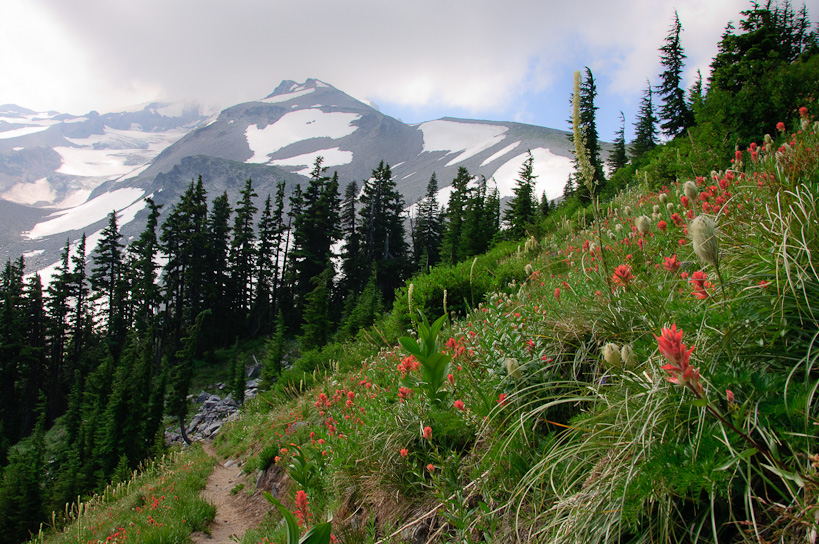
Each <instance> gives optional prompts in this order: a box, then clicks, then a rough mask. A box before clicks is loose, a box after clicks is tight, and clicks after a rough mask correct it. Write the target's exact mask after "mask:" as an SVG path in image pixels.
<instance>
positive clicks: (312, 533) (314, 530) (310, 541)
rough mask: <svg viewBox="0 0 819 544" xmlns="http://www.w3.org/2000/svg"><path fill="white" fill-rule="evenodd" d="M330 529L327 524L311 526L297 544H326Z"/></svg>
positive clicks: (328, 540) (328, 539)
mask: <svg viewBox="0 0 819 544" xmlns="http://www.w3.org/2000/svg"><path fill="white" fill-rule="evenodd" d="M331 532H332V528H331V526H330V524H329V523H319V524H318V525H313V526H312V527H310V530H309V531H307V532H306V533H305V534H304V536H303V537H301V542H300V543H299V544H328V543H329V542H330V534H331Z"/></svg>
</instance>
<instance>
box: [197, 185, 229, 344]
mask: <svg viewBox="0 0 819 544" xmlns="http://www.w3.org/2000/svg"><path fill="white" fill-rule="evenodd" d="M232 214H233V210H232V209H231V207H230V201H229V200H228V195H227V192H224V193H222V194H221V195H219V196H217V197H216V198H214V199H213V202H211V206H210V213H209V214H208V224H207V232H208V236H207V245H206V249H207V262H208V266H207V276H208V283H207V286H206V291H205V293H206V294H205V303H204V307H205V308H209V309H210V310H211V311H212V312H213V313H214V315H221V316H225V317H228V316H230V313H231V309H232V307H231V302H232V297H233V295H234V292H233V286H234V284H233V283H232V281H231V271H230V269H229V262H230V249H231V248H230V242H231V237H230V233H231V228H230V216H231V215H232ZM229 321H230V320H229V319H227V320H226V322H224V323H222V324H219V325H217V326H216V327H214V329H213V330H211V331H208V335H207V337H208V338H210V342H211V343H213V344H215V345H222V346H224V345H227V344H228V343H229V342H231V341H232V340H233V333H234V323H230V322H229Z"/></svg>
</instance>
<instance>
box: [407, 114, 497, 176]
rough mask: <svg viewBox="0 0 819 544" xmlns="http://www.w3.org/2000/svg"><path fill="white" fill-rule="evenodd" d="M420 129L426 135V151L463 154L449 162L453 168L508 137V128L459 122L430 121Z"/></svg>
mask: <svg viewBox="0 0 819 544" xmlns="http://www.w3.org/2000/svg"><path fill="white" fill-rule="evenodd" d="M418 128H419V129H420V130H421V132H422V133H423V135H424V148H423V149H424V151H449V153H448V155H449V154H451V153H455V152H458V151H461V152H462V153H461V154H460V155H458V156H456V157H455V158H454V159H452V160H451V161H449V162H448V163H447V164H446V165H447V166H452V165H454V164H458V163H459V162H462V161H465V160H466V159H468V158H470V157H473V156H475V155H477V154H478V153H480V152H481V151H485V150H487V149H489V148H490V147H492V146H494V145H496V144H498V143H500V142H501V141H503V139H504V138H505V137H506V136H505V133H506V131H507V130H509V129H508V128H507V127H502V126H498V125H482V124H480V123H461V122H457V121H444V120H438V121H429V122H426V123H421V124H420V125H418Z"/></svg>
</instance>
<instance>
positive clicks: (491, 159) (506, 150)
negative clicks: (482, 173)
mask: <svg viewBox="0 0 819 544" xmlns="http://www.w3.org/2000/svg"><path fill="white" fill-rule="evenodd" d="M519 145H520V142H515V143H513V144H509V145H507V146H506V147H504V148H503V149H501V150H500V151H498V152H497V153H495V154H493V155H492V156H491V157H487V158H486V160H484V161H483V162H482V163H481V168H483V167H484V166H486V165H487V164H489V163H490V162H494V161H496V160H498V159H500V158H501V157H503V156H504V155H506V154H507V153H510V152H511V151H512V150H513V149H515V148H516V147H517V146H519Z"/></svg>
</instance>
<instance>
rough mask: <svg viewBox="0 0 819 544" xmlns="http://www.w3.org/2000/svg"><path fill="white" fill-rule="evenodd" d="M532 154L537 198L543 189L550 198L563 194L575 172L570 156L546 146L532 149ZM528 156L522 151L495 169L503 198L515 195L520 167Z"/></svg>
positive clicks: (495, 175)
mask: <svg viewBox="0 0 819 544" xmlns="http://www.w3.org/2000/svg"><path fill="white" fill-rule="evenodd" d="M532 156H533V157H534V159H535V164H534V175H535V176H537V178H536V179H535V198H536V199H537V200H540V196H541V195H542V194H543V191H546V196H547V197H548V198H549V200H553V199H555V198H557V197H559V196H560V195H562V194H563V187H564V186H565V185H566V180H568V179H569V174H571V173H572V172H574V166H573V165H572V160H571V159H570V158H568V157H561V156H560V155H555V154H554V153H552V152H551V151H550V150H549V149H547V148H545V147H537V148H535V149H532ZM527 157H528V154H527V153H521V154H520V155H518V156H516V157H515V158H513V159H510V160H508V161H506V162H505V163H504V164H503V165H502V166H501V167H500V168H498V169H497V170H495V173H494V174H493V175H492V177H493V178H494V180H495V182H496V183H497V184H498V192H499V193H500V196H501V198H503V197H506V196H514V194H515V193H514V192H513V191H512V189H514V187H515V180H516V179H517V177H518V172H520V168H521V166H523V162H524V161H525V160H526V158H527Z"/></svg>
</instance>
